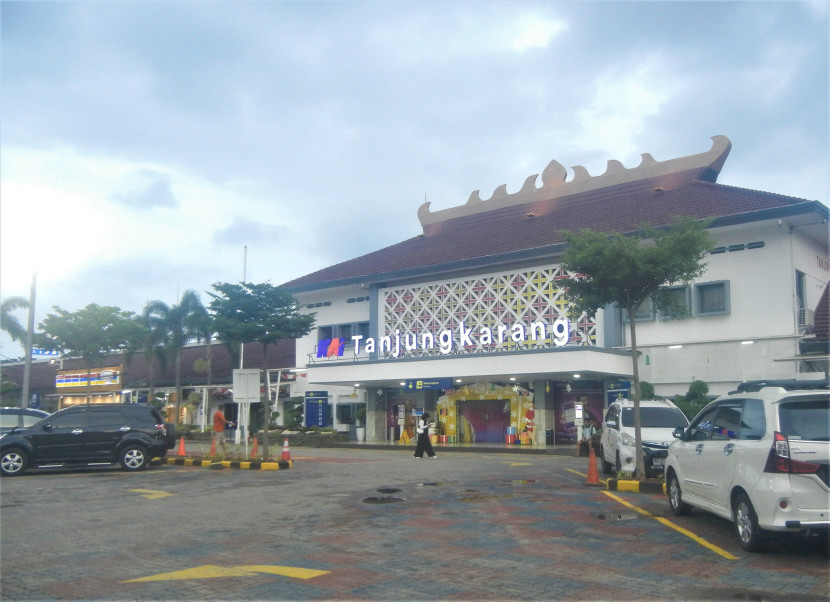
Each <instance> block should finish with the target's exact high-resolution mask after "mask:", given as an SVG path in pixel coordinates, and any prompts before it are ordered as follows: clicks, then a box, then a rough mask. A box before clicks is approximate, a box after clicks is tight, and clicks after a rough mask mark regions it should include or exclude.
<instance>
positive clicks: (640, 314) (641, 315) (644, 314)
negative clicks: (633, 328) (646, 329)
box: [623, 299, 654, 322]
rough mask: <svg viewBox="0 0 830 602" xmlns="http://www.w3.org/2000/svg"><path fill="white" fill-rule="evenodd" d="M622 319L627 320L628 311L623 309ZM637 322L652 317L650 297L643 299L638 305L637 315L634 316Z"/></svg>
mask: <svg viewBox="0 0 830 602" xmlns="http://www.w3.org/2000/svg"><path fill="white" fill-rule="evenodd" d="M623 319H624V320H625V321H626V322H628V321H629V320H628V311H626V310H625V309H624V310H623ZM635 319H636V321H637V322H643V321H647V320H653V319H654V304H653V303H652V302H651V299H646V300H645V301H643V304H642V305H640V309H638V310H637V315H636V316H635Z"/></svg>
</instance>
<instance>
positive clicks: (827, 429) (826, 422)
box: [778, 395, 830, 441]
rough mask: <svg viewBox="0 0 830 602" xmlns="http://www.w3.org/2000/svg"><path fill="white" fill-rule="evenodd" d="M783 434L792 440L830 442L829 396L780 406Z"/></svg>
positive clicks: (779, 417)
mask: <svg viewBox="0 0 830 602" xmlns="http://www.w3.org/2000/svg"><path fill="white" fill-rule="evenodd" d="M778 420H779V421H780V424H781V426H780V428H781V433H782V434H784V435H786V436H787V437H788V438H789V439H790V440H793V439H803V440H805V441H830V399H828V397H827V395H822V396H817V397H816V399H811V400H804V401H789V402H786V403H782V404H781V405H779V406H778Z"/></svg>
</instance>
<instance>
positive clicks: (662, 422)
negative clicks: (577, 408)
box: [599, 399, 689, 476]
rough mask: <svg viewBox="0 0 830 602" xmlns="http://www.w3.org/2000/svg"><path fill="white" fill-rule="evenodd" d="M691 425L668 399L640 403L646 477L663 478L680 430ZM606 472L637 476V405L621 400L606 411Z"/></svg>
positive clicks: (602, 455)
mask: <svg viewBox="0 0 830 602" xmlns="http://www.w3.org/2000/svg"><path fill="white" fill-rule="evenodd" d="M688 424H689V421H688V419H687V418H686V416H685V415H684V414H683V412H681V411H680V408H678V407H677V406H676V405H674V404H673V403H672V402H670V401H668V400H666V399H648V400H646V399H644V400H643V401H641V402H640V438H641V439H642V444H643V462H644V465H645V469H646V476H658V475H661V474H663V462H664V460H665V458H666V453H667V450H668V448H669V445H670V444H671V442H672V440H673V433H674V430H675V429H676V428H677V427H686V426H688ZM599 457H600V460H601V462H602V470H603V472H605V474H608V473H610V472H612V471H614V470H616V471H618V472H619V471H621V470H624V471H627V472H634V470H635V467H636V465H637V463H636V460H635V458H636V457H637V453H636V449H635V446H634V402H633V401H632V400H630V399H618V400H616V401H614V402H613V403H611V405H610V406H608V409H607V410H606V411H605V421H604V424H603V428H602V435H601V436H600V454H599Z"/></svg>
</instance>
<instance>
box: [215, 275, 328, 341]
mask: <svg viewBox="0 0 830 602" xmlns="http://www.w3.org/2000/svg"><path fill="white" fill-rule="evenodd" d="M213 288H214V289H215V290H216V291H217V292H218V294H215V293H210V292H209V293H208V294H209V295H210V296H211V297H212V298H213V300H212V301H211V302H210V305H209V308H210V311H211V312H213V320H214V322H213V326H214V330H215V331H216V333H217V334H218V336H219V338H220V339H222V340H223V341H225V342H226V343H252V342H255V341H256V342H259V343H263V344H264V345H272V344H274V343H276V342H277V341H279V340H282V339H296V338H299V337H302V336H305V335H306V334H308V333H309V332H310V331H311V328H312V327H313V326H314V314H301V313H300V306H299V304H298V303H297V301H296V300H295V299H294V297H293V296H292V295H291V293H289V292H288V291H286V290H285V289H283V288H280V287H278V286H274V285H272V284H270V283H268V282H264V283H261V284H252V283H249V282H244V283H241V284H232V283H228V282H217V283H216V284H214V285H213Z"/></svg>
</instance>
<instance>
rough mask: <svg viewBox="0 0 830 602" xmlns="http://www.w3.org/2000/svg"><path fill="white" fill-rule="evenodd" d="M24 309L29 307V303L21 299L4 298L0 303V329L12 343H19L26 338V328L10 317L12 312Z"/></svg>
mask: <svg viewBox="0 0 830 602" xmlns="http://www.w3.org/2000/svg"><path fill="white" fill-rule="evenodd" d="M24 307H29V302H28V301H27V300H26V299H24V298H23V297H6V298H5V299H3V302H2V303H0V329H3V330H5V331H6V332H7V333H8V334H9V336H10V337H11V338H12V340H13V341H18V342H21V343H22V342H23V341H24V340H25V338H26V328H24V327H23V325H22V324H21V323H20V321H19V320H18V319H17V318H16V317H15V316H13V315H12V312H14V310H16V309H22V308H24Z"/></svg>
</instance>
